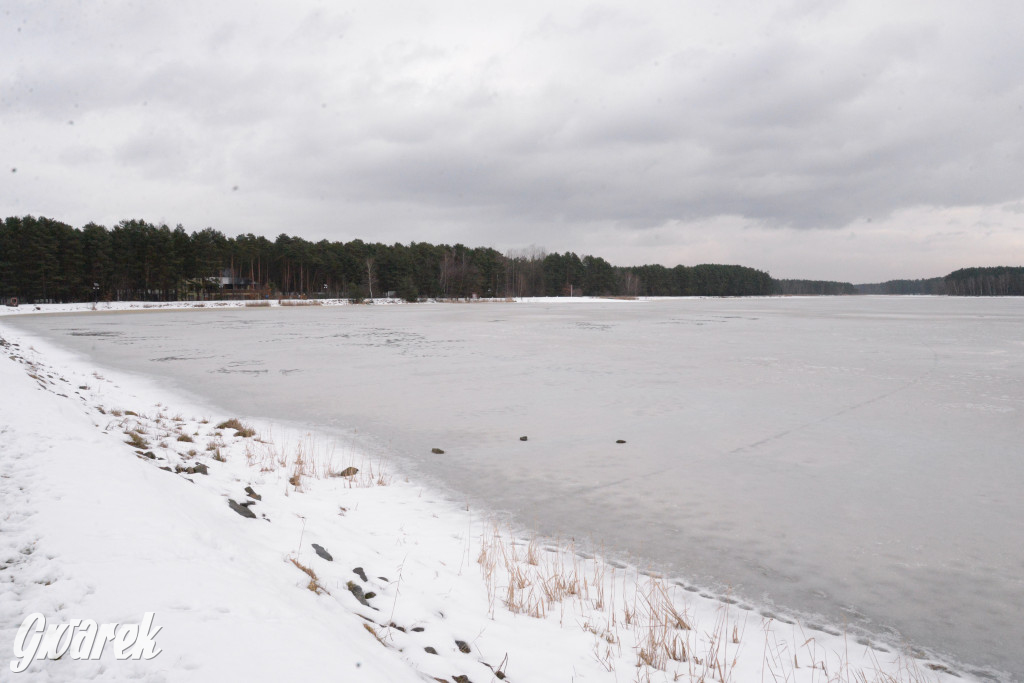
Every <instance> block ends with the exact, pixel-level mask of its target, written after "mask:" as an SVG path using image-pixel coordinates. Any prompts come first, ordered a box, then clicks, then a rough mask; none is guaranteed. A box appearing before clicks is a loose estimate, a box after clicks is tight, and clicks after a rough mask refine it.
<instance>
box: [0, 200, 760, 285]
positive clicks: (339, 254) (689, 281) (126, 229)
mask: <svg viewBox="0 0 1024 683" xmlns="http://www.w3.org/2000/svg"><path fill="white" fill-rule="evenodd" d="M774 292H775V283H774V281H773V280H772V278H771V277H770V276H769V275H768V274H767V273H765V272H762V271H759V270H755V269H753V268H747V267H744V266H735V265H697V266H682V265H679V266H675V267H672V268H668V267H665V266H662V265H645V266H634V267H618V266H613V265H611V264H610V263H608V262H607V261H606V260H604V259H603V258H601V257H598V256H590V255H585V256H582V257H581V256H578V255H576V254H575V253H572V252H566V253H563V254H557V253H556V254H548V253H545V252H544V251H543V250H542V249H539V248H529V249H524V250H519V251H511V252H508V253H504V254H503V253H501V252H498V251H496V250H495V249H491V248H488V247H467V246H465V245H462V244H455V245H447V244H440V245H434V244H428V243H425V242H413V243H410V244H398V243H396V244H391V245H388V244H381V243H369V242H363V241H362V240H358V239H357V240H352V241H349V242H331V241H328V240H321V241H319V242H310V241H308V240H305V239H302V238H300V237H292V236H289V235H286V234H281V235H279V236H278V237H277V238H276V239H275V240H270V239H268V238H266V237H263V236H256V235H253V234H244V235H238V236H236V237H227V236H225V235H224V234H223V233H221V232H220V231H218V230H214V229H213V228H206V229H203V230H198V231H193V232H188V231H186V230H185V229H184V228H183V227H182V226H181V225H178V226H176V227H175V228H170V227H168V226H167V225H154V224H152V223H148V222H146V221H142V220H127V221H122V222H120V223H118V224H117V225H115V226H114V227H113V228H109V229H108V228H106V227H105V226H102V225H97V224H95V223H89V224H87V225H85V226H83V227H81V228H75V227H72V226H70V225H67V224H66V223H62V222H60V221H57V220H54V219H51V218H45V217H33V216H24V217H9V218H6V219H5V220H4V221H3V223H2V224H0V297H3V298H10V297H18V298H19V299H20V300H21V301H24V302H33V301H36V302H39V301H52V302H72V301H92V300H100V301H109V300H142V301H173V300H183V299H213V298H226V297H239V298H255V297H259V298H264V297H268V298H278V297H331V298H350V299H360V298H365V297H376V296H395V297H401V298H403V299H407V300H410V301H415V300H417V299H419V298H425V297H426V298H469V297H473V296H478V297H523V296H573V295H575V296H580V295H584V296H757V295H769V294H772V293H774Z"/></svg>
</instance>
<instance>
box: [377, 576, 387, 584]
mask: <svg viewBox="0 0 1024 683" xmlns="http://www.w3.org/2000/svg"><path fill="white" fill-rule="evenodd" d="M377 578H378V579H380V580H381V581H383V582H384V583H387V582H388V577H386V576H378V577H377Z"/></svg>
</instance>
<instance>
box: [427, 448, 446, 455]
mask: <svg viewBox="0 0 1024 683" xmlns="http://www.w3.org/2000/svg"><path fill="white" fill-rule="evenodd" d="M430 452H431V453H433V454H434V455H444V451H442V450H441V449H440V448H431V449H430Z"/></svg>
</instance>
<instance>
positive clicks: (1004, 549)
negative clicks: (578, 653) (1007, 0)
mask: <svg viewBox="0 0 1024 683" xmlns="http://www.w3.org/2000/svg"><path fill="white" fill-rule="evenodd" d="M10 322H11V324H13V325H16V326H20V327H24V328H26V329H28V330H31V331H33V332H40V333H45V334H47V335H49V336H50V337H52V338H53V339H54V340H55V341H57V342H59V343H61V344H64V345H66V346H69V347H71V348H73V349H76V350H78V351H80V352H82V353H85V354H88V355H90V356H91V357H93V358H94V359H95V362H97V363H100V364H103V365H110V366H114V367H118V368H122V369H126V370H130V371H135V372H140V373H145V374H147V375H152V376H158V377H163V378H165V379H167V380H170V381H171V382H172V383H173V385H174V387H175V388H176V389H178V390H184V391H188V392H192V393H193V394H195V395H198V396H203V397H205V398H207V399H208V400H210V401H212V402H214V403H216V404H217V405H221V406H224V407H225V408H227V409H229V410H231V411H234V412H238V413H241V414H247V415H254V416H265V417H271V418H276V419H286V420H292V421H296V422H303V423H308V424H313V425H317V426H320V427H323V428H330V429H334V430H337V431H338V432H339V433H343V434H346V435H348V437H350V438H352V439H354V440H356V441H357V442H358V444H359V445H360V446H361V447H363V448H368V449H371V450H373V451H375V452H377V453H387V454H389V455H392V456H394V457H397V458H400V459H401V460H403V461H404V462H405V463H406V464H407V466H409V467H411V468H413V469H415V470H417V471H418V472H419V473H420V474H421V475H423V476H427V477H431V478H436V479H437V480H439V481H441V482H443V483H444V484H446V485H447V486H448V487H450V488H451V490H453V491H454V492H456V495H460V496H465V497H466V498H468V499H472V500H475V501H486V503H487V504H488V505H489V506H491V507H493V508H498V509H504V510H508V511H511V512H513V513H514V514H515V515H517V517H518V519H519V520H520V521H522V522H524V523H526V524H529V525H531V526H533V527H535V528H537V529H539V530H540V531H542V532H544V533H548V534H552V535H561V536H562V537H565V536H568V535H572V536H575V537H576V538H577V539H592V540H593V542H595V543H603V544H604V545H605V546H606V547H609V548H613V549H617V550H618V551H621V552H622V553H628V554H631V555H633V556H639V557H642V558H644V561H649V562H652V563H655V564H656V565H659V566H662V567H666V568H669V569H670V570H671V571H673V572H675V573H677V574H678V575H680V576H683V577H686V578H687V579H688V580H690V581H695V582H697V583H700V584H702V585H705V586H709V587H713V588H716V589H718V590H720V591H731V592H732V593H734V594H736V595H737V596H739V597H742V598H745V599H748V600H752V601H755V602H757V603H758V604H768V603H772V602H773V603H775V604H776V605H779V606H781V607H782V608H790V609H796V610H800V611H803V612H805V613H816V614H821V615H822V616H823V618H824V619H827V620H829V621H831V622H832V623H836V624H843V623H846V622H849V623H852V624H857V625H862V626H865V627H868V628H870V629H871V630H872V631H874V632H875V633H881V634H888V635H889V636H890V637H892V638H894V639H900V638H906V639H909V640H910V641H912V642H913V643H915V644H917V645H920V646H923V647H928V648H934V649H936V650H938V651H940V652H945V653H949V654H952V655H953V656H955V657H959V658H960V659H962V660H964V661H966V662H969V663H972V664H979V665H994V666H996V667H998V668H1002V669H1007V670H1009V671H1011V672H1012V673H1013V675H1014V676H1015V677H1024V653H1022V652H1021V647H1020V643H1022V642H1024V618H1022V617H1021V616H1020V608H1021V605H1024V582H1022V580H1021V576H1022V575H1024V496H1022V495H1021V491H1022V490H1024V487H1022V485H1024V462H1022V459H1021V458H1020V435H1021V432H1022V426H1024V411H1022V409H1024V362H1022V359H1024V302H1022V301H1020V300H1015V299H985V300H977V299H952V298H884V297H878V298H874V297H858V298H853V297H848V298H823V299H734V300H720V299H691V300H670V301H646V302H627V303H622V302H607V303H591V304H587V305H581V306H560V305H554V304H551V303H546V302H536V303H529V304H522V303H519V304H498V303H488V304H474V305H429V306H428V305H423V306H394V307H382V306H347V307H336V308H315V307H302V308H274V309H233V310H224V311H190V312H180V313H171V312H162V313H152V314H135V313H131V314H103V315H96V314H91V315H86V316H53V317H44V316H31V317H29V316H25V317H19V318H17V319H10ZM523 435H527V436H528V437H529V439H528V441H525V442H524V441H520V439H519V437H520V436H523ZM618 439H622V440H625V441H626V443H625V444H617V443H616V440H618ZM434 447H438V448H441V449H443V450H444V451H445V453H444V454H443V455H435V454H432V453H431V448H434Z"/></svg>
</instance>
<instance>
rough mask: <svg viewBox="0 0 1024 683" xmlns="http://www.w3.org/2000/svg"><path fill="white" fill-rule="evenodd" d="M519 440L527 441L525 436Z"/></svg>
mask: <svg viewBox="0 0 1024 683" xmlns="http://www.w3.org/2000/svg"><path fill="white" fill-rule="evenodd" d="M519 440H520V441H527V440H528V439H527V438H526V437H525V436H521V437H519Z"/></svg>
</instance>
